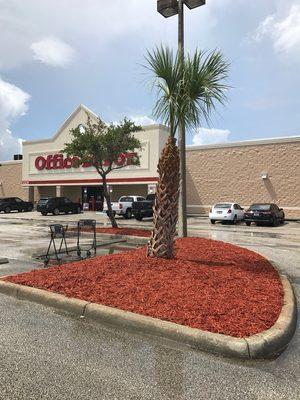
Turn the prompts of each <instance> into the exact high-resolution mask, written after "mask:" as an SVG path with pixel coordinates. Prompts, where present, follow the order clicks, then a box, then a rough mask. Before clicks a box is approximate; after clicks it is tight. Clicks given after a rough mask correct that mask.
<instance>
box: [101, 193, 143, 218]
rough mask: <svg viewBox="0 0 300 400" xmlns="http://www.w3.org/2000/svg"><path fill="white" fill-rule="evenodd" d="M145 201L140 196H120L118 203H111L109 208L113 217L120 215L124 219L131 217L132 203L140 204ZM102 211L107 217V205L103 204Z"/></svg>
mask: <svg viewBox="0 0 300 400" xmlns="http://www.w3.org/2000/svg"><path fill="white" fill-rule="evenodd" d="M144 200H145V197H142V196H122V197H120V198H119V201H118V202H112V203H111V207H112V210H113V213H114V215H122V216H123V217H124V218H125V219H130V218H131V217H132V204H133V203H134V202H136V203H140V202H142V201H144ZM103 211H104V212H106V214H107V215H108V210H107V203H106V201H105V202H104V205H103Z"/></svg>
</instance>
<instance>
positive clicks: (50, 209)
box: [36, 197, 82, 215]
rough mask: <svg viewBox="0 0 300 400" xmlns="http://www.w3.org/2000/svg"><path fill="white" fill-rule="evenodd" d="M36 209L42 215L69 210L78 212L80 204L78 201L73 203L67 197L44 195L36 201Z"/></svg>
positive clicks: (66, 212)
mask: <svg viewBox="0 0 300 400" xmlns="http://www.w3.org/2000/svg"><path fill="white" fill-rule="evenodd" d="M36 210H37V211H39V212H41V213H42V215H47V214H53V215H58V214H60V213H65V214H68V213H69V212H71V213H73V214H80V213H81V210H82V206H81V204H80V203H74V202H73V201H71V200H70V199H68V198H67V197H44V198H42V199H40V200H39V201H38V203H37V208H36Z"/></svg>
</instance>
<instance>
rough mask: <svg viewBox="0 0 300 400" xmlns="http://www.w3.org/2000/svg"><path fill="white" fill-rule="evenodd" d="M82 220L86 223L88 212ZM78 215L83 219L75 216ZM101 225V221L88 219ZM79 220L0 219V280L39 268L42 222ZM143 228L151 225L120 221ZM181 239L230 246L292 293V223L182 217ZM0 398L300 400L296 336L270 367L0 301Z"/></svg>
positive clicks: (296, 253)
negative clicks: (273, 272) (185, 222)
mask: <svg viewBox="0 0 300 400" xmlns="http://www.w3.org/2000/svg"><path fill="white" fill-rule="evenodd" d="M86 214H87V215H84V217H85V218H93V217H94V216H92V215H91V214H90V213H86ZM82 217H83V215H81V218H82ZM95 218H96V219H97V221H98V222H99V223H100V222H103V223H105V222H106V220H105V217H104V216H102V215H95ZM58 219H59V220H60V221H63V222H64V223H68V224H70V225H72V224H74V226H75V224H76V220H77V219H78V216H71V215H70V216H61V217H58V218H56V217H55V219H54V217H52V216H49V217H43V218H41V216H40V215H36V214H35V213H23V214H10V215H0V257H8V258H9V259H10V263H9V264H3V265H0V275H2V276H3V275H7V274H12V273H17V272H19V271H24V270H29V269H32V268H33V267H40V265H39V264H36V263H35V262H34V261H33V260H32V258H31V257H32V254H33V253H34V252H36V249H37V248H38V249H39V250H42V249H45V247H46V246H47V244H48V240H49V233H48V224H49V223H50V222H52V221H53V220H55V221H56V222H58ZM119 221H120V224H122V225H123V224H126V225H134V226H136V225H138V226H147V227H150V225H151V222H149V221H148V222H143V223H137V222H136V221H135V220H130V221H126V220H123V219H119ZM189 234H192V235H198V236H202V237H208V238H212V239H217V240H223V241H227V242H231V243H234V244H237V245H240V246H244V247H247V248H249V249H251V250H254V251H257V252H259V253H261V254H263V255H265V256H266V257H268V258H269V259H271V260H273V261H275V262H276V263H277V265H278V267H279V268H280V270H281V271H282V273H285V274H286V275H288V276H289V278H290V279H291V281H292V283H293V286H294V289H295V292H296V295H297V297H298V299H299V296H300V223H299V222H287V223H285V224H284V225H283V226H278V227H256V226H251V227H247V226H245V225H244V224H238V225H221V224H216V225H213V226H212V225H210V223H209V220H208V219H206V218H190V219H189ZM0 309H1V317H2V318H1V320H2V323H1V324H0V352H1V356H0V374H1V380H0V399H2V398H3V399H14V400H15V399H26V400H27V399H118V400H119V399H120V400H121V399H122V400H123V399H135V400H139V399H149V400H150V399H158V400H160V399H178V400H179V399H230V400H231V399H234V400H235V399H257V400H267V399H272V400H273V399H275V400H277V399H289V400H294V399H295V400H296V399H297V400H298V399H299V398H300V374H299V370H300V334H299V329H298V330H297V332H296V334H295V337H294V339H293V341H292V342H291V344H290V346H289V348H288V349H287V350H286V351H285V352H284V353H283V354H282V355H281V356H279V357H278V358H277V359H276V360H267V361H260V362H248V361H247V362H240V361H234V360H228V359H225V358H221V357H217V356H213V355H211V354H205V353H202V352H197V351H194V350H191V349H189V348H186V347H181V346H178V345H176V344H175V343H173V342H168V341H164V340H161V339H158V338H152V337H146V336H141V335H134V334H132V333H130V332H125V331H118V330H116V329H113V328H111V327H108V326H101V325H97V324H93V323H87V322H86V321H84V320H81V319H77V318H74V317H72V316H71V315H68V314H65V313H61V312H57V311H54V310H52V309H48V308H45V307H43V306H40V305H38V304H33V303H28V302H23V301H22V302H21V301H17V300H15V299H13V298H10V297H7V296H4V295H0Z"/></svg>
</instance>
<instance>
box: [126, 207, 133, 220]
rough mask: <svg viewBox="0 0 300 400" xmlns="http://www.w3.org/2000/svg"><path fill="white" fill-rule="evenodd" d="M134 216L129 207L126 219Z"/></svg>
mask: <svg viewBox="0 0 300 400" xmlns="http://www.w3.org/2000/svg"><path fill="white" fill-rule="evenodd" d="M131 217H132V212H131V210H130V209H129V208H127V210H126V213H125V215H124V218H125V219H130V218H131Z"/></svg>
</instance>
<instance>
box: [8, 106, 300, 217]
mask: <svg viewBox="0 0 300 400" xmlns="http://www.w3.org/2000/svg"><path fill="white" fill-rule="evenodd" d="M86 113H89V115H90V117H91V118H92V119H93V118H96V116H95V114H93V113H92V112H91V111H90V110H89V109H88V108H87V107H85V106H83V105H80V106H79V107H78V108H77V109H76V110H75V111H74V112H73V113H72V114H71V115H70V117H69V118H68V119H67V120H66V121H65V122H64V124H63V125H62V127H61V128H60V129H59V130H58V132H57V133H56V134H55V135H54V136H53V137H52V138H50V139H44V140H37V141H27V142H24V143H23V161H21V160H16V161H8V162H3V163H1V164H0V165H1V166H0V197H9V196H18V197H21V198H23V199H28V200H30V201H34V202H36V201H38V200H39V198H41V197H44V196H67V197H69V198H70V199H72V200H74V201H78V200H79V201H81V202H82V203H89V205H90V208H95V207H100V203H101V200H102V186H101V179H100V177H99V175H98V174H97V172H96V171H95V170H94V169H93V168H92V167H89V166H80V167H78V168H76V167H75V166H74V165H73V163H72V162H73V160H72V159H70V158H68V157H66V156H65V155H63V154H62V153H61V149H62V148H63V147H64V144H65V143H67V142H68V141H70V129H72V128H75V127H77V126H78V125H79V124H84V123H85V121H86V118H87V115H86ZM136 136H137V137H138V138H139V139H140V141H141V142H142V147H143V148H142V151H141V152H140V161H141V165H140V166H139V167H137V166H133V165H130V157H131V155H130V154H125V155H121V156H120V160H119V162H120V163H122V162H125V163H126V164H127V165H126V166H125V167H124V168H122V169H119V170H116V171H113V172H111V173H110V174H109V176H108V181H109V185H110V190H111V197H112V200H113V201H116V200H118V198H119V197H120V196H122V195H129V194H132V195H142V196H145V195H147V193H151V192H153V191H154V190H155V185H156V182H157V180H158V174H157V163H158V159H159V155H160V153H161V150H162V148H163V146H164V144H165V142H166V139H167V136H168V128H167V127H164V126H162V125H149V126H145V127H143V131H141V132H137V133H136ZM219 201H233V202H237V203H239V204H240V205H242V206H244V207H247V206H249V205H250V204H252V203H254V202H274V203H277V204H278V205H279V206H280V207H282V208H284V210H285V213H286V215H287V216H288V217H299V218H300V136H298V137H285V138H276V139H263V140H249V141H243V142H236V143H226V144H219V145H206V146H188V147H187V204H188V212H189V213H190V214H206V213H207V212H208V210H209V208H210V207H211V205H212V204H214V203H216V202H219Z"/></svg>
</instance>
